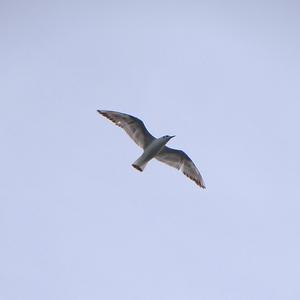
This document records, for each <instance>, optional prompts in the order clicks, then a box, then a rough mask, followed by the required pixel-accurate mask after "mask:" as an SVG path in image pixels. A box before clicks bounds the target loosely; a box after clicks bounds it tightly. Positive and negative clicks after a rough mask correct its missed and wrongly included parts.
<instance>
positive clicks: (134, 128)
mask: <svg viewBox="0 0 300 300" xmlns="http://www.w3.org/2000/svg"><path fill="white" fill-rule="evenodd" d="M98 113H99V114H101V115H102V116H104V117H106V118H108V119H109V120H111V121H112V122H114V123H115V124H116V125H117V126H119V127H121V128H123V129H124V130H125V131H126V133H127V134H128V135H129V136H130V137H131V138H132V139H133V140H134V142H135V143H136V144H137V145H138V146H140V147H142V148H143V149H145V148H146V147H147V146H148V145H149V144H150V143H151V142H152V141H153V140H154V136H152V135H151V134H150V133H149V131H148V130H147V128H146V127H145V125H144V123H143V122H142V121H141V120H140V119H138V118H136V117H134V116H131V115H127V114H124V113H119V112H116V111H109V110H98Z"/></svg>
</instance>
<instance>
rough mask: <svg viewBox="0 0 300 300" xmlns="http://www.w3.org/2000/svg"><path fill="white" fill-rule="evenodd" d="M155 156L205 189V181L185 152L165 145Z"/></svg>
mask: <svg viewBox="0 0 300 300" xmlns="http://www.w3.org/2000/svg"><path fill="white" fill-rule="evenodd" d="M155 158H156V159H158V160H159V161H161V162H163V163H165V164H167V165H169V166H171V167H174V168H176V169H178V170H181V171H182V172H183V174H184V175H186V176H187V177H189V178H190V179H192V180H193V181H195V182H196V184H198V185H199V186H200V187H202V188H204V189H205V183H204V180H203V178H202V176H201V174H200V172H199V171H198V169H197V167H196V166H195V164H194V163H193V161H192V160H191V159H190V158H189V157H188V155H187V154H186V153H185V152H183V151H181V150H176V149H172V148H169V147H167V146H165V147H164V148H163V150H162V151H160V152H159V154H157V155H156V156H155Z"/></svg>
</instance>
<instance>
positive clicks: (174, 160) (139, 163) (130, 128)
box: [97, 110, 205, 189]
mask: <svg viewBox="0 0 300 300" xmlns="http://www.w3.org/2000/svg"><path fill="white" fill-rule="evenodd" d="M97 111H98V113H99V114H101V115H102V116H104V117H106V118H108V119H109V120H111V121H112V122H113V123H115V124H116V125H117V126H119V127H121V128H123V129H124V130H125V131H126V133H127V134H128V135H129V136H130V137H131V138H132V139H133V141H134V142H135V143H136V144H137V145H138V146H140V147H141V148H143V149H144V152H143V154H142V155H141V156H140V157H139V158H138V159H137V160H136V161H135V162H134V163H133V164H132V166H133V167H134V168H135V169H137V170H139V171H141V172H142V171H143V170H144V169H145V167H146V165H147V163H148V162H149V161H150V160H151V159H152V158H156V159H157V160H159V161H161V162H163V163H165V164H167V165H169V166H171V167H174V168H176V169H178V170H181V171H182V172H183V174H184V175H186V176H187V177H189V178H190V179H192V180H193V181H194V182H195V183H196V184H197V185H199V186H200V187H202V188H204V189H205V184H204V181H203V178H202V176H201V174H200V172H199V171H198V169H197V167H196V166H195V164H194V163H193V161H192V160H191V159H190V158H189V157H188V155H187V154H186V153H185V152H183V151H182V150H176V149H172V148H169V147H167V146H166V144H167V143H168V142H169V140H170V139H172V138H173V137H175V136H174V135H173V136H170V135H164V136H162V137H160V138H155V137H154V136H153V135H152V134H151V133H150V132H149V131H148V130H147V128H146V127H145V125H144V123H143V122H142V121H141V120H140V119H138V118H136V117H134V116H131V115H128V114H124V113H120V112H116V111H109V110H97Z"/></svg>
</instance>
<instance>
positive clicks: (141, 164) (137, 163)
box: [132, 157, 148, 172]
mask: <svg viewBox="0 0 300 300" xmlns="http://www.w3.org/2000/svg"><path fill="white" fill-rule="evenodd" d="M147 163H148V161H146V162H145V161H144V160H143V159H141V157H140V158H138V159H137V160H136V161H135V162H134V163H133V164H132V166H133V167H134V168H135V169H137V170H139V171H140V172H143V171H144V169H145V167H146V165H147Z"/></svg>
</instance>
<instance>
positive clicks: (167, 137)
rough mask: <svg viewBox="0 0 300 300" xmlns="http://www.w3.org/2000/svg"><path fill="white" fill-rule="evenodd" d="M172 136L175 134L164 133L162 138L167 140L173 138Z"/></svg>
mask: <svg viewBox="0 0 300 300" xmlns="http://www.w3.org/2000/svg"><path fill="white" fill-rule="evenodd" d="M173 137H175V135H164V136H163V137H162V138H163V139H164V140H167V141H169V140H170V139H171V138H173Z"/></svg>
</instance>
